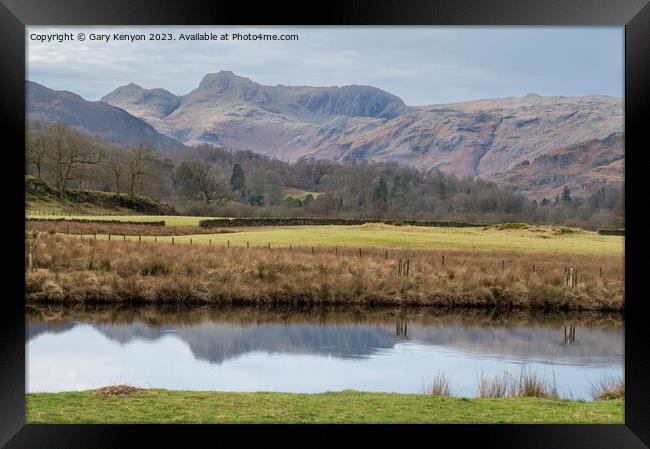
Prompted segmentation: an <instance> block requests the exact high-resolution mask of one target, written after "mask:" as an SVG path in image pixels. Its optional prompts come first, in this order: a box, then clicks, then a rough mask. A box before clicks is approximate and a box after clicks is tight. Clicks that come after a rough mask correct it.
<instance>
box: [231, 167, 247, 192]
mask: <svg viewBox="0 0 650 449" xmlns="http://www.w3.org/2000/svg"><path fill="white" fill-rule="evenodd" d="M245 184H246V177H245V176H244V169H243V168H241V165H239V164H235V166H234V167H233V169H232V176H231V177H230V190H232V191H233V192H236V191H240V192H243V191H244V185H245Z"/></svg>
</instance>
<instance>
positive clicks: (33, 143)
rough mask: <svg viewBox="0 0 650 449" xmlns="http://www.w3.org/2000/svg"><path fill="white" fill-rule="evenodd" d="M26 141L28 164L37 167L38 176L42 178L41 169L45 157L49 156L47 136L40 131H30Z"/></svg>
mask: <svg viewBox="0 0 650 449" xmlns="http://www.w3.org/2000/svg"><path fill="white" fill-rule="evenodd" d="M25 140H26V142H25V144H26V148H25V153H26V156H27V162H29V163H31V164H34V166H35V167H36V176H37V177H38V178H41V168H42V167H43V163H44V162H45V156H46V154H47V151H46V147H45V134H44V133H43V132H42V131H40V130H37V131H29V132H28V133H27V138H26V139H25Z"/></svg>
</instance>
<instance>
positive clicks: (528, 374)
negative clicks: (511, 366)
mask: <svg viewBox="0 0 650 449" xmlns="http://www.w3.org/2000/svg"><path fill="white" fill-rule="evenodd" d="M516 392H517V393H516V394H517V395H519V396H526V397H533V398H544V399H557V398H558V397H559V395H558V392H557V384H556V382H555V373H553V377H552V380H545V379H543V378H542V377H541V376H539V374H538V373H537V372H536V371H533V370H531V369H528V368H526V367H524V368H522V370H521V373H520V375H519V382H518V383H517V386H516Z"/></svg>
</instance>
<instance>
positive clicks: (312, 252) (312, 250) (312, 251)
mask: <svg viewBox="0 0 650 449" xmlns="http://www.w3.org/2000/svg"><path fill="white" fill-rule="evenodd" d="M311 255H312V256H313V255H314V247H313V246H312V247H311Z"/></svg>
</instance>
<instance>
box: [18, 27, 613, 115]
mask: <svg viewBox="0 0 650 449" xmlns="http://www.w3.org/2000/svg"><path fill="white" fill-rule="evenodd" d="M205 32H211V33H215V34H222V33H229V35H230V36H232V33H241V34H247V33H253V34H257V33H264V34H297V35H298V36H299V38H298V40H297V41H232V40H229V41H180V40H173V41H149V40H147V41H137V42H129V41H120V42H118V41H114V40H113V39H112V36H113V34H114V33H123V34H145V35H148V34H149V33H172V35H173V36H174V37H175V38H177V39H178V36H179V35H180V33H184V34H194V33H205ZM51 33H73V35H74V36H75V40H74V41H65V42H56V41H52V42H42V41H38V40H34V39H32V36H33V35H37V34H38V35H47V34H51ZM78 33H84V34H85V35H86V36H87V37H86V39H85V40H84V41H83V42H82V41H79V40H78V39H77V38H76V36H78ZM90 34H110V35H111V41H109V42H105V41H91V40H90V38H89V36H90ZM26 42H27V79H29V80H31V81H35V82H37V83H40V84H43V85H45V86H46V87H49V88H51V89H55V90H68V91H71V92H74V93H77V94H79V95H81V96H82V97H83V98H85V99H87V100H99V99H100V98H101V97H102V96H104V95H106V94H107V93H109V92H111V91H112V90H113V89H115V88H117V87H119V86H122V85H125V84H128V83H135V84H138V85H140V86H142V87H144V88H147V89H151V88H164V89H167V90H168V91H170V92H172V93H174V94H176V95H184V94H187V93H189V92H190V91H192V90H193V89H194V88H196V87H197V86H198V84H199V82H200V81H201V79H202V78H203V76H204V75H205V74H207V73H215V72H219V71H221V70H229V71H232V72H234V73H235V74H237V75H240V76H244V77H246V78H250V79H251V80H253V81H255V82H258V83H260V84H264V85H272V86H273V85H278V84H283V85H287V86H290V85H302V86H342V85H349V84H362V85H371V86H375V87H378V88H380V89H383V90H386V91H388V92H390V93H392V94H394V95H397V96H399V97H400V98H402V99H403V100H404V102H405V103H406V104H409V105H413V106H415V105H426V104H440V103H450V102H456V101H467V100H475V99H480V98H502V97H509V96H522V95H526V94H528V93H536V94H539V95H564V96H574V95H610V96H616V97H622V96H623V92H624V81H623V80H624V28H623V27H414V26H408V27H405V26H401V27H395V26H393V27H380V26H365V27H331V26H327V27H326V26H319V27H233V26H218V27H216V26H214V27H213V26H211V27H187V26H183V27H169V26H167V27H147V26H139V27H105V26H102V27H89V26H83V27H78V26H75V27H72V26H70V27H68V26H66V27H43V26H38V27H37V26H30V27H28V28H27V31H26Z"/></svg>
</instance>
